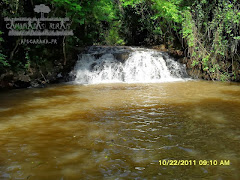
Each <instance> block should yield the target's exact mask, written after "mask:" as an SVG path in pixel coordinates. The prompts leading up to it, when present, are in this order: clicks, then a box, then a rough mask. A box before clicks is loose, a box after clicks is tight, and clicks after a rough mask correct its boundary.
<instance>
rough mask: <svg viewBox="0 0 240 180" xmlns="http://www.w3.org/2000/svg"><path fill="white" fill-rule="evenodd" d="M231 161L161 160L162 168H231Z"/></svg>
mask: <svg viewBox="0 0 240 180" xmlns="http://www.w3.org/2000/svg"><path fill="white" fill-rule="evenodd" d="M230 164H231V163H230V160H171V159H169V160H166V159H164V160H159V165H160V166H196V165H199V166H229V165H230Z"/></svg>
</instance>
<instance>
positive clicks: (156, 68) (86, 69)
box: [74, 46, 188, 84]
mask: <svg viewBox="0 0 240 180" xmlns="http://www.w3.org/2000/svg"><path fill="white" fill-rule="evenodd" d="M74 72H75V76H76V78H75V82H76V83H79V84H97V83H116V82H125V83H152V82H169V81H181V80H184V78H187V77H188V76H187V73H186V70H185V66H184V65H182V64H180V63H178V62H177V61H175V60H174V59H172V58H170V57H169V56H168V55H167V54H165V53H162V52H159V51H156V50H152V49H145V48H126V47H94V46H93V47H90V48H89V50H88V51H87V53H85V54H81V55H80V56H79V60H78V62H77V64H76V66H75V69H74Z"/></svg>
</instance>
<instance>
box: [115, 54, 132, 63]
mask: <svg viewBox="0 0 240 180" xmlns="http://www.w3.org/2000/svg"><path fill="white" fill-rule="evenodd" d="M113 56H114V58H115V59H117V60H118V61H120V62H121V63H124V62H125V61H126V60H127V59H128V58H129V52H124V53H115V54H113Z"/></svg>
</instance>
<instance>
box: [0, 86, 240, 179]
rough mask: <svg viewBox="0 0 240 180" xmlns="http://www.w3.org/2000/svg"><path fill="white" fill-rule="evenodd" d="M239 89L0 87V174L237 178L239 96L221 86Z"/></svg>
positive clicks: (1, 176) (11, 176) (20, 176)
mask: <svg viewBox="0 0 240 180" xmlns="http://www.w3.org/2000/svg"><path fill="white" fill-rule="evenodd" d="M239 90H240V88H239V86H236V85H235V86H234V85H231V86H228V85H226V84H222V83H208V82H185V83H164V84H145V85H143V84H141V85H137V84H135V85H134V84H131V85H127V84H115V85H110V84H108V85H97V86H73V85H68V86H57V87H50V88H46V89H41V90H23V91H19V90H17V91H11V92H8V93H7V94H1V95H0V98H1V101H2V102H1V108H2V109H1V111H0V179H41V180H42V179H51V180H54V179H97V178H100V179H103V178H105V179H116V178H120V179H121V178H122V179H125V178H129V179H134V178H136V179H174V178H175V179H196V178H201V179H202V178H208V179H239V178H240V177H239V173H238V172H239V170H240V150H239V149H240V141H239V140H240V125H239V124H240V123H239V121H240V112H239V108H240V101H239V99H238V98H237V97H238V95H237V93H235V94H232V93H231V95H229V93H226V92H229V91H234V92H237V91H239ZM161 159H188V160H190V159H192V160H201V159H202V160H204V159H209V160H215V159H216V160H222V159H226V160H230V161H231V165H230V166H159V162H158V161H159V160H161Z"/></svg>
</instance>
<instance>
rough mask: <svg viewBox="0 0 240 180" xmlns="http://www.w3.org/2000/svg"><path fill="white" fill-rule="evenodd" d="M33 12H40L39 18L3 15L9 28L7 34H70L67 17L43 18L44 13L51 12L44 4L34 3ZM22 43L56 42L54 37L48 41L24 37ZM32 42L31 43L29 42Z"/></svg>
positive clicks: (71, 33)
mask: <svg viewBox="0 0 240 180" xmlns="http://www.w3.org/2000/svg"><path fill="white" fill-rule="evenodd" d="M34 12H36V13H41V17H40V18H36V17H35V18H29V17H19V18H9V17H5V18H4V21H5V22H6V28H7V29H8V30H9V32H8V35H9V36H24V37H26V36H31V37H32V36H38V37H43V36H48V37H49V36H52V37H53V36H54V37H56V36H72V35H73V31H72V30H71V29H70V25H71V22H70V20H69V18H66V17H65V18H55V17H54V18H45V17H44V14H48V13H49V12H51V9H50V8H49V7H48V6H46V5H44V4H40V5H36V6H35V8H34ZM22 42H24V44H26V43H29V44H44V43H46V44H52V42H53V44H56V39H55V40H51V41H49V40H48V39H45V41H44V39H35V41H33V40H32V41H31V39H30V40H29V39H27V40H26V39H25V40H24V41H22ZM31 42H33V43H31Z"/></svg>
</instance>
